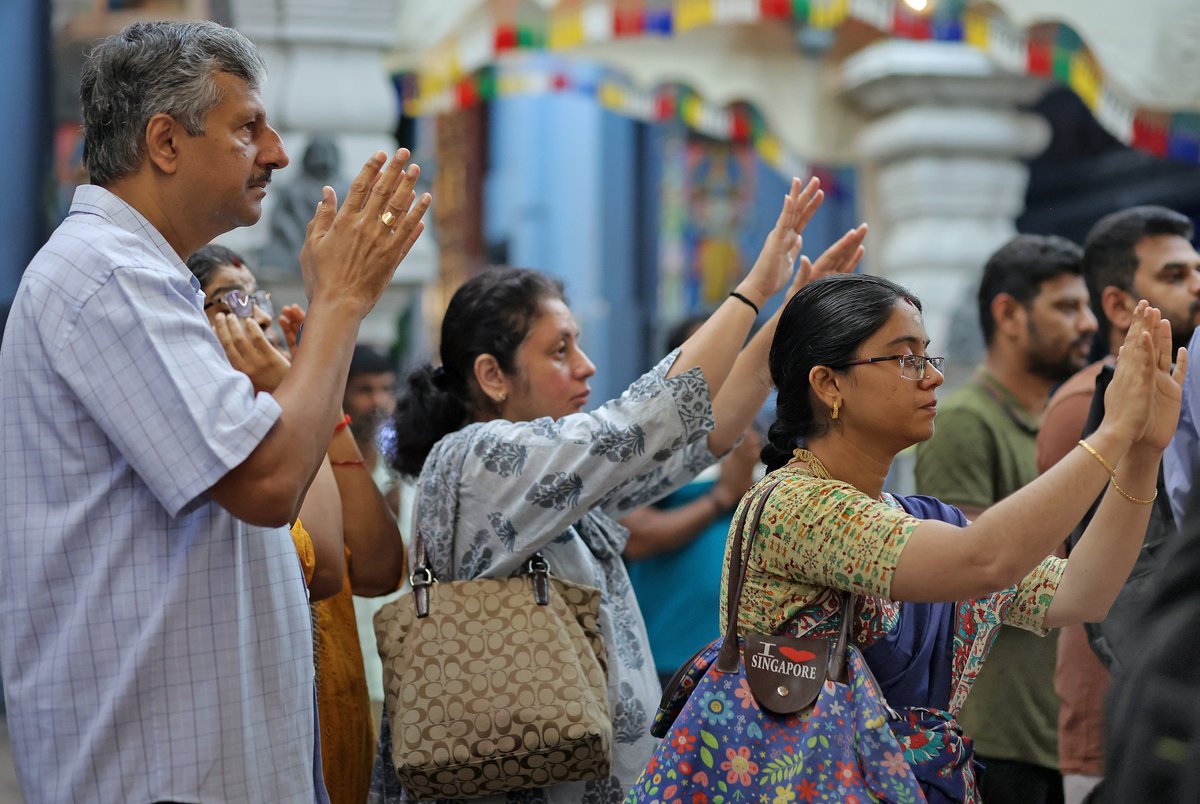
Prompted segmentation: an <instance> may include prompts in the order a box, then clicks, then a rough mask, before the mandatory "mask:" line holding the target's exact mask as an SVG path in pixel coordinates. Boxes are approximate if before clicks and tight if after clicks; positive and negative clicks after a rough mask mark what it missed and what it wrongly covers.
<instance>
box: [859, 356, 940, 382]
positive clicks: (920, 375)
mask: <svg viewBox="0 0 1200 804" xmlns="http://www.w3.org/2000/svg"><path fill="white" fill-rule="evenodd" d="M888 360H898V361H900V376H901V377H903V378H904V379H906V380H918V381H919V380H923V379H925V367H926V366H933V367H934V368H935V369H937V371H938V373H939V374H943V375H944V374H945V372H944V371H942V368H943V367H944V366H945V365H946V358H944V357H928V356H926V355H885V356H884V357H864V358H862V359H860V360H851V361H850V362H849V363H846V364H845V365H846V366H847V367H849V366H861V365H863V364H865V363H883V362H885V361H888Z"/></svg>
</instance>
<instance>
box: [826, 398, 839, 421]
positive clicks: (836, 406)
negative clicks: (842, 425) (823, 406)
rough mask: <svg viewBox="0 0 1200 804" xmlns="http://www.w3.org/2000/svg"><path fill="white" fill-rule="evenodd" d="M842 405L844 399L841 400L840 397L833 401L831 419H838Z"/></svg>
mask: <svg viewBox="0 0 1200 804" xmlns="http://www.w3.org/2000/svg"><path fill="white" fill-rule="evenodd" d="M841 406H842V400H840V399H839V400H838V401H836V402H834V403H833V412H832V413H831V414H830V416H829V417H830V418H831V419H834V420H836V419H837V417H838V409H839V408H841Z"/></svg>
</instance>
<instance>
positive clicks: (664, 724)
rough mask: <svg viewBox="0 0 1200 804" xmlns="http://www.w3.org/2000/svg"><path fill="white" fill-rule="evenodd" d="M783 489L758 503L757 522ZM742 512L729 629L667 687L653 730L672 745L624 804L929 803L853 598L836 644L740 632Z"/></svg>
mask: <svg viewBox="0 0 1200 804" xmlns="http://www.w3.org/2000/svg"><path fill="white" fill-rule="evenodd" d="M774 487H775V484H771V485H769V486H767V487H766V488H765V489H764V490H763V493H762V495H761V497H760V498H759V499H758V500H757V505H756V510H755V513H754V527H753V528H751V530H750V538H749V540H748V541H749V547H748V548H747V550H746V553H747V554H749V552H750V549H751V548H752V547H753V544H754V537H755V535H756V532H757V530H758V520H759V518H760V516H761V514H762V510H763V507H764V505H765V504H766V499H767V497H768V496H769V495H770V493H771V490H772V489H773V488H774ZM750 506H751V504H750V503H747V505H745V506H744V507H743V510H742V515H741V517H740V521H739V522H738V527H737V530H736V535H735V537H734V544H733V549H732V550H731V551H730V559H729V560H730V567H729V584H728V595H729V599H728V601H727V602H728V604H729V605H728V611H729V620H728V622H727V626H726V630H725V636H724V637H723V638H722V639H718V640H716V641H715V642H713V643H712V644H710V645H709V646H708V647H706V648H705V649H704V650H702V651H701V652H700V653H699V654H697V655H696V657H695V658H694V659H693V660H692V661H691V662H689V663H688V664H687V665H685V666H684V667H683V668H681V669H680V673H678V674H677V675H676V678H675V679H673V680H672V682H671V683H670V684H668V685H667V686H668V688H667V690H666V692H665V693H664V695H663V702H662V705H661V706H660V708H659V713H658V716H657V717H656V718H655V723H654V726H653V727H652V729H651V731H652V733H654V734H656V735H658V736H663V737H664V739H663V741H662V742H661V743H660V744H659V746H658V748H657V750H656V751H655V752H654V754H653V755H652V756H651V758H650V762H649V764H648V765H647V766H646V768H645V770H644V771H642V774H641V776H640V777H639V778H638V780H637V783H636V784H635V785H634V786H633V788H632V789H631V790H630V791H629V793H628V795H627V797H626V799H625V800H626V803H627V804H633V803H635V802H645V803H646V804H651V803H654V804H657V802H662V804H674V802H686V804H701V803H704V804H707V802H712V803H713V804H722V803H723V802H735V801H768V802H817V801H821V802H843V803H848V802H864V803H865V802H868V801H887V802H897V804H900V803H901V802H903V803H904V804H908V802H922V801H925V795H924V793H922V791H921V787H920V784H919V783H918V782H917V779H916V777H915V776H914V775H913V771H912V768H911V767H910V766H909V764H908V762H907V761H906V760H905V758H904V749H903V748H902V747H901V746H900V744H899V743H898V742H897V740H896V737H895V735H894V734H893V733H892V730H891V727H890V725H889V721H890V720H895V719H898V718H899V716H898V715H897V714H896V713H895V712H894V711H893V710H892V709H891V708H890V707H888V706H887V703H886V701H884V699H883V696H882V694H881V693H880V691H879V687H878V685H877V684H876V682H875V678H874V676H873V675H871V671H870V669H869V668H868V667H867V663H866V661H865V660H864V659H863V658H862V654H860V653H859V652H858V651H857V650H856V649H854V648H853V647H848V645H847V642H848V634H849V630H850V629H849V623H850V621H851V619H852V618H853V614H852V613H853V611H854V608H853V599H852V597H851V596H847V597H848V599H847V600H846V604H845V605H844V606H843V610H842V612H843V616H842V620H843V622H842V626H841V629H840V633H839V635H838V639H837V643H836V645H835V646H833V648H832V649H830V646H829V642H828V641H826V640H824V639H816V638H808V639H794V638H790V637H786V636H778V635H773V636H764V635H757V634H746V635H744V636H742V637H739V635H738V632H737V610H738V609H737V606H738V602H739V601H740V599H741V588H742V581H743V575H742V565H743V561H742V534H743V532H744V527H743V526H744V524H745V520H746V512H747V510H748V509H749V508H750Z"/></svg>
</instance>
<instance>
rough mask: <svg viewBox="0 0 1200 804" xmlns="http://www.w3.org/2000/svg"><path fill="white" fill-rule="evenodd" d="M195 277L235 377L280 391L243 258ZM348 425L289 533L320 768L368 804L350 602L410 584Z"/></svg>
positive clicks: (206, 264)
mask: <svg viewBox="0 0 1200 804" xmlns="http://www.w3.org/2000/svg"><path fill="white" fill-rule="evenodd" d="M188 267H189V268H190V269H191V270H192V273H193V274H194V275H195V276H196V279H197V280H199V282H200V287H201V289H202V290H203V291H204V299H205V301H204V312H205V313H206V314H207V315H208V319H209V321H210V322H211V323H212V325H213V330H214V331H215V332H216V334H217V338H218V339H219V340H220V341H221V345H222V346H223V347H224V348H225V353H226V354H227V355H228V356H229V359H230V362H231V363H232V364H233V367H234V368H236V369H239V370H240V371H243V372H245V373H246V375H247V376H249V378H250V381H251V382H252V383H254V388H255V390H256V391H265V392H267V393H270V392H271V391H273V390H274V389H275V388H276V387H277V386H278V385H279V383H280V382H281V381H282V380H283V377H284V375H285V374H286V373H287V371H288V368H290V364H289V362H288V358H287V354H286V352H285V351H284V350H283V346H282V341H281V339H280V338H279V336H278V333H277V332H276V330H274V329H272V327H271V324H272V319H271V317H272V315H274V312H275V311H274V307H273V305H272V303H271V295H270V294H269V293H266V292H265V291H261V290H259V289H258V283H257V282H256V281H255V279H254V274H253V273H251V271H250V269H249V268H248V267H247V266H246V264H245V262H243V260H242V259H241V257H239V256H238V255H237V253H235V252H233V251H231V250H229V249H227V248H224V247H222V246H216V245H208V246H205V247H204V248H202V249H200V250H199V251H197V252H196V253H195V254H193V255H192V257H191V259H189V260H188ZM303 320H304V313H303V312H302V311H301V310H300V308H299V307H295V306H289V307H285V308H284V309H283V310H282V311H281V315H280V319H279V325H280V329H282V330H283V332H284V334H285V336H286V337H287V340H288V343H289V346H290V347H291V348H292V349H295V348H296V343H295V341H296V337H295V336H296V332H297V330H298V328H299V325H300V322H302V321H303ZM348 422H349V417H347V418H346V419H345V420H344V421H343V422H342V423H341V424H339V425H338V426H337V427H336V428H335V429H334V431H333V433H332V438H331V439H330V442H329V454H328V455H327V456H326V460H325V461H324V463H322V465H321V468H320V469H319V470H318V471H317V475H316V477H315V478H314V479H313V482H312V485H311V486H310V487H309V489H308V493H307V494H306V495H305V497H304V503H303V505H302V506H301V508H300V518H299V519H298V520H297V521H296V523H295V524H294V525H293V528H292V536H293V538H294V539H295V541H296V549H297V551H298V552H299V553H300V558H301V564H302V565H303V566H304V575H305V578H306V579H308V580H309V594H310V597H311V599H312V600H313V601H314V602H315V605H314V607H313V608H314V621H315V624H316V628H315V632H314V636H315V643H316V645H315V648H316V651H315V654H314V655H315V656H316V663H317V699H318V700H317V706H318V711H319V714H320V727H321V760H322V763H321V764H322V766H323V769H324V775H325V784H326V787H327V788H328V789H329V797H330V801H331V802H333V804H359V803H360V802H362V801H364V800H365V799H366V796H367V787H368V783H369V781H370V772H371V762H372V759H373V757H374V754H375V731H374V728H373V726H372V724H371V717H370V705H369V702H368V698H367V686H366V677H365V674H364V670H363V663H362V653H361V652H360V649H359V645H358V629H357V626H356V624H355V618H354V605H353V601H352V599H351V592H352V591H353V593H354V594H359V595H366V596H373V595H381V594H387V593H389V592H392V591H394V590H395V589H396V588H397V587H398V586H399V585H400V582H401V579H402V578H403V577H404V547H403V543H402V542H401V539H400V531H399V528H398V527H397V525H396V520H395V518H394V517H393V516H392V514H391V511H390V509H389V508H388V506H387V504H386V502H385V501H384V499H383V497H382V496H381V495H380V494H379V490H378V488H377V487H376V486H375V482H374V481H373V480H372V479H371V475H370V473H369V472H368V471H367V469H366V464H365V462H364V461H363V457H362V454H361V453H360V452H359V449H358V445H357V444H356V443H355V441H354V436H353V435H352V434H351V432H350V429H349V427H347V426H346V425H347V424H348ZM309 534H311V537H310V535H309Z"/></svg>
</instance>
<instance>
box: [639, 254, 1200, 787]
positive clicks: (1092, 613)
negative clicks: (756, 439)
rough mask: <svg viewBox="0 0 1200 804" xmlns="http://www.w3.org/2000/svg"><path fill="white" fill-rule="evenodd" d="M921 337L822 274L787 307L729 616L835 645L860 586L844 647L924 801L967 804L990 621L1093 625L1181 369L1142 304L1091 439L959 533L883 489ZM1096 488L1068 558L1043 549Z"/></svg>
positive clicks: (904, 297)
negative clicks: (886, 717) (963, 717)
mask: <svg viewBox="0 0 1200 804" xmlns="http://www.w3.org/2000/svg"><path fill="white" fill-rule="evenodd" d="M928 346H929V338H928V336H927V334H926V332H925V325H924V322H923V320H922V317H921V303H920V301H919V300H918V299H917V298H916V297H915V296H914V295H913V294H911V293H909V292H908V291H906V290H905V289H903V288H901V287H899V286H898V285H895V284H893V283H892V282H889V281H888V280H886V279H881V278H878V277H873V276H865V275H849V276H834V277H829V278H826V279H821V280H818V281H816V282H813V283H812V284H810V285H808V286H807V287H805V288H804V289H803V290H801V291H800V292H799V293H797V294H796V295H795V297H793V298H792V300H791V301H790V302H789V303H788V305H787V307H786V309H785V310H784V311H783V314H782V317H781V319H780V321H779V325H778V328H777V330H776V333H775V337H774V341H773V343H772V345H771V353H770V361H769V362H770V370H771V378H772V380H773V381H774V384H775V386H776V387H777V388H778V401H777V408H776V415H777V418H776V421H775V422H774V424H773V425H772V426H771V428H770V431H769V434H768V444H767V445H766V446H765V448H764V449H763V454H762V458H763V461H764V462H765V463H766V465H767V469H768V474H767V476H766V477H765V478H764V479H763V480H762V481H761V482H760V483H759V484H757V485H756V486H755V487H754V488H752V489H751V490H750V491H749V492H747V494H746V497H745V498H744V499H743V502H742V505H741V508H746V507H747V506H748V505H751V504H754V503H756V502H757V501H758V499H759V495H762V494H767V495H768V496H767V498H766V507H765V509H764V512H763V515H762V519H761V522H760V528H759V531H758V539H757V541H756V543H755V544H754V545H753V547H752V550H751V553H750V555H749V556H748V557H747V559H746V560H747V569H746V571H745V578H746V580H745V585H744V587H743V593H742V599H741V604H740V606H739V608H738V612H737V617H738V623H739V626H740V630H741V631H742V632H746V631H749V632H755V633H761V634H777V633H786V634H789V635H791V636H829V637H832V636H833V635H835V634H836V633H837V630H838V625H839V624H840V622H841V618H842V616H843V612H842V610H841V609H842V600H843V592H846V591H849V592H853V593H855V594H857V596H858V601H859V602H858V605H857V610H856V612H855V620H854V622H853V624H852V634H853V637H854V639H853V642H854V643H855V644H856V645H858V646H859V647H861V648H862V656H863V658H865V660H866V664H867V666H869V667H870V668H871V670H873V672H874V674H875V676H876V678H877V679H878V680H879V682H880V686H881V688H882V690H883V692H884V694H885V696H886V698H887V700H888V702H889V703H890V704H891V706H892V707H894V708H896V709H897V710H899V711H900V713H901V715H902V716H903V717H902V718H901V719H900V721H899V722H895V723H893V724H892V728H893V731H895V732H896V736H897V737H898V738H899V739H900V743H901V745H902V746H904V747H905V757H906V759H907V760H908V762H909V763H910V764H911V765H912V766H913V768H914V771H916V774H917V778H918V780H919V781H920V782H921V784H922V786H923V788H924V789H925V792H926V795H927V797H928V799H929V800H930V801H934V802H946V801H970V802H974V801H978V800H979V796H978V791H977V789H976V786H975V769H974V767H973V759H972V750H971V745H970V742H969V740H964V738H963V736H962V733H961V731H960V730H959V729H958V726H957V723H956V721H955V715H956V714H957V712H958V711H959V709H960V708H961V706H962V703H963V700H964V699H965V698H966V696H967V693H968V692H969V690H970V688H971V684H972V682H973V681H974V679H975V678H976V676H977V675H978V673H979V670H980V667H981V666H982V665H983V662H984V660H985V659H986V657H987V653H988V649H989V647H990V645H991V642H992V640H993V638H994V637H995V633H996V629H997V628H999V626H1000V625H1001V624H1004V625H1010V626H1016V627H1018V628H1024V629H1026V630H1030V631H1034V632H1038V633H1044V632H1045V629H1048V628H1053V627H1058V626H1062V625H1066V624H1069V623H1077V622H1081V621H1095V620H1099V619H1102V618H1103V617H1104V616H1105V612H1106V611H1107V610H1108V607H1109V605H1110V604H1111V603H1112V601H1113V599H1114V598H1115V597H1116V594H1117V592H1118V591H1119V589H1120V588H1121V585H1122V583H1123V582H1124V580H1125V578H1126V577H1127V575H1128V574H1129V571H1130V569H1131V568H1132V566H1133V562H1134V559H1135V558H1136V556H1137V553H1138V550H1139V548H1140V544H1141V539H1142V534H1143V533H1144V532H1145V528H1146V521H1147V518H1148V516H1149V513H1150V506H1149V505H1148V503H1149V502H1150V500H1151V499H1152V498H1153V497H1154V493H1155V491H1154V490H1155V479H1156V477H1157V474H1158V466H1159V461H1160V458H1161V455H1162V451H1163V449H1164V448H1165V447H1166V445H1167V442H1168V441H1170V439H1171V436H1172V434H1173V433H1174V432H1175V423H1176V420H1177V419H1178V416H1179V404H1180V399H1181V396H1182V386H1181V383H1182V380H1183V377H1184V372H1185V370H1186V364H1187V359H1186V350H1183V349H1181V350H1180V354H1179V357H1178V362H1177V365H1176V369H1175V372H1174V374H1172V372H1171V357H1172V356H1171V333H1170V325H1169V324H1168V323H1167V322H1166V321H1165V320H1163V319H1162V317H1161V316H1160V314H1159V312H1158V310H1156V309H1154V308H1150V307H1148V306H1147V305H1146V303H1145V302H1142V303H1141V305H1140V306H1139V308H1138V310H1137V312H1136V314H1135V322H1134V324H1133V326H1132V327H1131V328H1130V331H1129V336H1128V338H1127V339H1126V341H1125V345H1124V347H1123V348H1122V350H1121V355H1120V359H1119V361H1118V364H1117V376H1116V377H1115V378H1114V380H1113V383H1112V385H1111V387H1110V388H1109V389H1108V392H1107V394H1106V397H1105V402H1106V410H1107V411H1108V414H1107V415H1106V417H1105V419H1104V421H1103V424H1102V425H1101V426H1100V428H1099V429H1098V430H1097V431H1096V432H1095V433H1092V434H1090V435H1088V436H1087V438H1086V440H1085V441H1081V442H1080V446H1079V447H1078V448H1077V449H1075V450H1074V451H1073V452H1072V453H1071V454H1069V455H1068V456H1067V457H1066V458H1064V459H1063V460H1062V461H1061V462H1060V463H1059V464H1058V465H1057V466H1055V467H1054V468H1053V469H1052V470H1050V471H1049V472H1047V473H1046V474H1045V475H1043V476H1042V477H1040V478H1038V479H1037V480H1036V481H1034V482H1033V483H1031V484H1030V485H1028V486H1026V487H1025V488H1023V489H1021V490H1020V491H1018V492H1016V493H1015V494H1013V495H1011V496H1010V497H1008V498H1006V499H1004V500H1002V501H1000V502H999V503H997V504H996V505H994V506H993V507H991V508H989V509H988V510H987V511H986V512H984V513H983V514H982V515H980V517H979V519H978V520H977V521H975V522H973V523H971V522H968V521H967V520H966V519H965V518H964V517H963V516H962V514H961V512H959V511H958V509H956V508H953V507H951V506H948V505H945V504H944V503H941V502H939V501H938V500H936V499H933V498H931V497H918V496H910V497H902V496H898V495H892V494H888V493H885V492H884V491H883V485H884V480H885V478H886V477H887V475H888V472H889V470H890V469H891V466H892V461H893V459H894V458H895V456H896V455H897V454H898V453H899V452H900V451H901V450H904V449H907V448H908V447H910V446H912V445H914V444H916V443H917V442H920V441H924V440H925V439H927V438H929V437H930V436H931V435H932V434H933V428H934V415H935V413H936V410H937V389H938V386H940V385H941V384H942V381H943V379H944V378H943V375H942V371H941V369H942V366H943V358H941V357H934V356H931V355H930V354H929V353H928V352H927V348H928ZM777 481H778V485H776V486H774V488H772V489H768V486H770V484H772V483H775V482H777ZM1106 485H1107V486H1109V488H1108V491H1107V493H1106V494H1105V496H1104V498H1103V501H1102V502H1101V504H1100V510H1099V512H1098V514H1097V515H1096V517H1095V518H1094V519H1093V520H1092V524H1091V526H1090V528H1089V529H1088V531H1087V534H1086V535H1085V536H1084V537H1083V539H1082V540H1081V541H1080V542H1079V545H1078V547H1076V548H1075V550H1074V551H1073V552H1072V554H1071V558H1070V560H1066V559H1059V558H1054V557H1052V556H1050V554H1051V552H1052V551H1053V550H1054V549H1055V548H1056V547H1057V546H1058V545H1059V544H1061V543H1062V541H1063V540H1064V539H1065V538H1066V536H1067V534H1068V533H1069V532H1070V531H1071V529H1072V528H1073V527H1074V526H1075V524H1076V523H1077V522H1078V521H1079V520H1080V519H1081V518H1082V517H1083V514H1084V512H1085V511H1086V510H1087V508H1088V506H1089V505H1090V504H1091V502H1092V501H1093V500H1095V499H1096V497H1097V495H1098V494H1099V493H1100V491H1101V490H1102V489H1103V488H1104V486H1106ZM740 513H741V511H740V509H739V514H740ZM735 521H737V520H736V519H735ZM735 527H736V526H735ZM746 528H747V532H748V530H749V526H748V525H747V526H746ZM743 535H744V536H745V535H746V534H743ZM732 541H733V540H732V538H731V539H730V543H732ZM727 550H728V547H727ZM1048 556H1050V557H1048ZM727 558H728V555H727ZM728 582H729V579H728V578H725V584H726V585H727V584H728ZM724 600H725V596H724V594H722V601H724ZM902 601H903V602H902ZM722 609H724V603H723V604H722ZM725 614H726V612H724V611H722V622H724V617H725ZM712 652H713V653H714V654H715V650H713V651H712ZM709 672H711V670H710V671H709ZM670 753H671V752H670V751H667V750H665V749H664V750H660V751H659V753H658V754H657V755H656V757H657V758H658V759H659V760H660V763H659V766H658V770H657V772H659V773H662V774H666V773H667V772H668V771H669V770H670V769H671V767H670V766H671V761H672V760H671V757H670ZM893 759H896V760H898V758H894V757H893ZM882 775H883V776H885V777H886V776H887V775H888V774H886V773H883V774H882ZM684 797H685V798H686V796H684Z"/></svg>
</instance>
